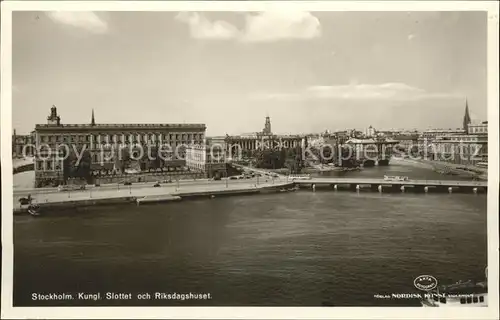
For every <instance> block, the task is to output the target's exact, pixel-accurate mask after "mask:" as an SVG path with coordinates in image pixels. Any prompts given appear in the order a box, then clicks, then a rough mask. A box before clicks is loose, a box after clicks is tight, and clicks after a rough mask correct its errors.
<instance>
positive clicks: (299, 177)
mask: <svg viewBox="0 0 500 320" xmlns="http://www.w3.org/2000/svg"><path fill="white" fill-rule="evenodd" d="M288 179H290V180H310V179H311V175H309V174H304V175H291V176H288Z"/></svg>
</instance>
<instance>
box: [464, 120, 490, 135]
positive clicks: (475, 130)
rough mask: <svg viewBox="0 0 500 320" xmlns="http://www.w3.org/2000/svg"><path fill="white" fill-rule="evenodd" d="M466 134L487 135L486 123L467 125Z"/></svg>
mask: <svg viewBox="0 0 500 320" xmlns="http://www.w3.org/2000/svg"><path fill="white" fill-rule="evenodd" d="M467 133H468V134H479V135H486V136H487V135H488V121H483V122H481V123H469V124H468V125H467Z"/></svg>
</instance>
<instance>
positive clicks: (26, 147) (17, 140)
mask: <svg viewBox="0 0 500 320" xmlns="http://www.w3.org/2000/svg"><path fill="white" fill-rule="evenodd" d="M34 153H35V135H34V132H32V133H31V134H24V135H18V134H17V133H16V130H14V134H13V135H12V157H25V156H28V157H31V156H33V155H34Z"/></svg>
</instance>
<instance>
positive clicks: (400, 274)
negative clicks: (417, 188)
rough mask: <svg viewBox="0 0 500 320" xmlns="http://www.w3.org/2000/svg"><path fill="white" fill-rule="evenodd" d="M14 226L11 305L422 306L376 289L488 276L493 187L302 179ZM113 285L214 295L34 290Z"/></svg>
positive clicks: (409, 288)
mask: <svg viewBox="0 0 500 320" xmlns="http://www.w3.org/2000/svg"><path fill="white" fill-rule="evenodd" d="M372 169H373V170H372ZM379 169H380V168H371V169H366V170H365V171H363V172H362V173H364V174H370V172H371V173H373V172H375V170H379ZM403 169H404V168H398V167H397V166H393V167H389V168H384V169H383V170H384V171H387V170H389V171H390V170H393V171H394V172H398V170H403ZM370 170H372V171H370ZM393 171H390V172H393ZM353 174H360V173H356V172H353ZM377 174H379V173H377ZM391 174H395V173H391ZM400 174H401V173H400ZM414 174H415V172H414V171H413V175H414ZM427 174H428V175H429V178H427V179H435V178H436V177H431V175H432V173H427ZM405 175H407V176H410V177H413V176H412V174H411V172H408V173H407V174H405ZM378 176H380V175H378ZM14 237H15V240H14V241H15V242H14V243H15V257H14V304H15V305H16V306H25V305H138V306H139V305H183V306H188V305H219V306H321V305H334V306H384V305H394V306H416V305H419V304H418V302H417V300H411V299H406V300H393V299H376V298H374V297H373V296H374V295H375V294H391V293H409V292H415V290H416V289H415V288H414V286H413V280H414V279H415V277H417V276H419V275H422V274H430V275H433V276H434V277H436V278H437V279H438V281H439V282H440V283H443V284H444V283H449V282H455V281H458V280H466V279H482V278H483V276H484V267H485V265H486V262H487V234H486V196H485V195H474V194H411V193H393V194H389V193H387V194H378V193H370V192H368V193H359V194H357V193H355V192H333V191H317V192H311V191H306V190H304V191H299V192H295V193H278V194H261V195H253V196H238V197H228V198H215V199H212V200H209V199H206V200H205V199H202V200H192V201H184V202H179V203H170V204H166V205H153V206H141V207H136V206H129V205H123V206H120V207H94V208H88V209H79V212H66V213H63V214H61V215H57V216H50V217H40V218H33V217H30V216H16V217H15V219H14ZM108 291H110V292H117V293H120V292H123V293H132V294H134V295H135V294H137V293H145V292H148V293H151V294H153V293H154V292H155V291H159V292H168V293H170V292H177V293H189V292H193V293H210V294H211V297H212V299H211V300H197V301H192V300H191V301H174V300H137V299H135V298H134V299H133V300H131V301H125V300H113V301H109V300H104V299H103V300H98V301H77V300H73V301H59V302H57V301H48V302H47V301H45V302H34V301H31V293H33V292H37V293H63V292H66V293H70V292H89V293H97V292H100V293H101V296H102V295H104V294H105V293H106V292H108Z"/></svg>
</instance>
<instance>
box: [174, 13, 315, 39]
mask: <svg viewBox="0 0 500 320" xmlns="http://www.w3.org/2000/svg"><path fill="white" fill-rule="evenodd" d="M176 19H177V20H178V21H181V22H183V23H186V24H187V25H188V26H189V29H190V33H191V36H192V37H193V38H197V39H219V40H228V39H235V40H239V41H245V42H270V41H277V40H284V39H312V38H316V37H319V36H320V35H321V24H320V22H319V20H318V18H316V17H315V16H313V15H312V14H311V13H309V12H299V11H285V12H277V11H268V12H260V13H257V14H246V17H245V26H244V28H243V30H239V29H238V28H236V27H235V26H234V25H232V24H231V23H229V22H226V21H222V20H216V21H210V20H208V19H207V18H206V17H205V16H204V15H202V14H200V13H196V12H181V13H179V14H178V15H177V16H176Z"/></svg>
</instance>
